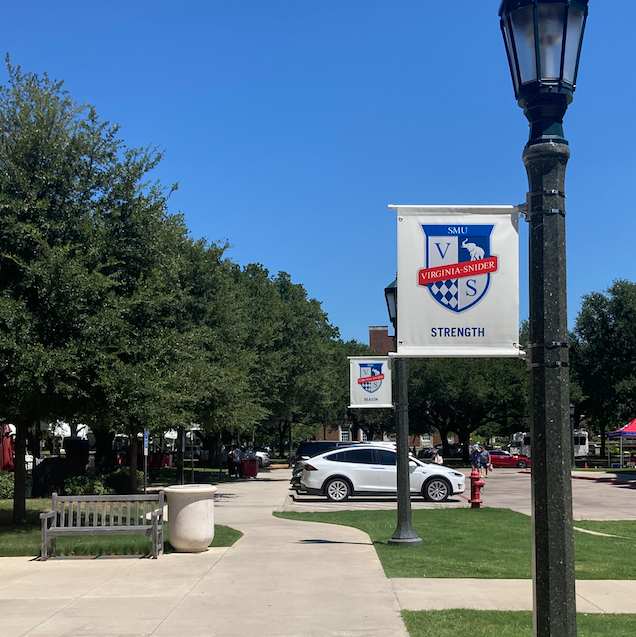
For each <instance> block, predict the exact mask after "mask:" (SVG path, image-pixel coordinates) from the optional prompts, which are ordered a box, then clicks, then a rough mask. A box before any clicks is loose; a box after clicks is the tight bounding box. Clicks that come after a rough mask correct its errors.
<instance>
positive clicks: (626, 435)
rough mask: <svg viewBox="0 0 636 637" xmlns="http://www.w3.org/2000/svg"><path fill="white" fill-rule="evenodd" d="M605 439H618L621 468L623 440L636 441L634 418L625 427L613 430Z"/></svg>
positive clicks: (635, 420)
mask: <svg viewBox="0 0 636 637" xmlns="http://www.w3.org/2000/svg"><path fill="white" fill-rule="evenodd" d="M607 437H608V438H610V439H612V438H618V439H619V444H620V454H621V462H620V466H621V467H622V466H623V439H625V440H630V439H631V440H636V418H634V420H632V421H630V422H628V423H627V424H626V425H625V426H623V427H621V428H620V429H614V431H610V432H609V433H608V434H607Z"/></svg>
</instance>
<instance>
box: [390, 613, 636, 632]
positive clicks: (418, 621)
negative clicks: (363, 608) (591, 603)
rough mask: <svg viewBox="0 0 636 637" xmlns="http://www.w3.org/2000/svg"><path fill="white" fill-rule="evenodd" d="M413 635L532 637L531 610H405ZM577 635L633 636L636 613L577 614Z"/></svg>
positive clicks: (406, 620)
mask: <svg viewBox="0 0 636 637" xmlns="http://www.w3.org/2000/svg"><path fill="white" fill-rule="evenodd" d="M402 617H403V618H404V623H405V624H406V628H407V630H408V631H409V635H410V636H411V637H464V636H465V635H467V636H468V637H492V636H493V635H496V636H497V637H532V612H530V611H486V610H484V611H478V610H466V609H455V610H433V611H402ZM577 626H578V637H607V636H608V635H611V636H612V637H631V636H632V635H634V634H636V615H611V614H598V615H596V614H585V613H579V614H578V615H577Z"/></svg>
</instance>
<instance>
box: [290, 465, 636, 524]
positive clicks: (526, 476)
mask: <svg viewBox="0 0 636 637" xmlns="http://www.w3.org/2000/svg"><path fill="white" fill-rule="evenodd" d="M461 471H462V472H463V473H464V474H465V475H466V476H469V475H470V470H469V469H462V470H461ZM575 475H576V476H577V477H573V479H572V503H573V506H572V509H573V517H574V520H636V483H634V482H628V483H626V484H616V483H613V482H610V479H611V478H612V477H614V476H613V474H602V473H601V474H598V473H585V474H584V473H583V472H576V473H575ZM590 477H592V478H595V479H583V478H590ZM631 477H632V478H633V476H631ZM623 480H625V481H627V480H629V478H623ZM485 483H486V484H485V487H484V489H483V491H482V500H483V502H484V506H488V507H500V508H507V509H512V510H513V511H519V512H520V513H525V514H526V515H530V514H531V511H532V503H531V475H530V473H529V472H525V471H520V470H519V469H495V470H494V471H493V472H492V473H490V474H489V476H488V478H487V479H486V480H485ZM469 499H470V480H469V479H467V480H466V493H464V494H463V495H462V496H459V497H458V496H455V497H453V498H450V499H449V500H448V501H447V502H445V503H443V504H439V503H434V502H425V501H424V500H423V498H421V497H417V496H414V497H413V498H412V499H411V506H412V508H413V509H435V508H438V507H444V508H448V507H454V508H457V507H469V506H470V504H469V502H468V500H469ZM395 507H396V499H395V498H390V497H386V496H378V497H374V496H364V497H356V496H353V497H351V498H350V499H349V500H347V501H346V502H340V503H337V502H329V501H328V500H327V499H326V498H324V497H319V496H309V495H303V494H300V495H299V494H296V493H295V492H294V491H290V492H289V495H288V497H287V499H286V500H285V504H284V506H283V509H282V510H283V511H342V510H344V509H350V510H351V509H355V510H375V509H395Z"/></svg>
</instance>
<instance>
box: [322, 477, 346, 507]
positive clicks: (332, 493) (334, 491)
mask: <svg viewBox="0 0 636 637" xmlns="http://www.w3.org/2000/svg"><path fill="white" fill-rule="evenodd" d="M325 495H326V496H327V499H328V500H331V501H332V502H344V501H345V500H346V499H347V498H348V497H349V496H350V495H351V487H350V486H349V483H348V482H347V481H346V480H344V479H343V478H333V479H332V480H329V482H327V485H326V486H325Z"/></svg>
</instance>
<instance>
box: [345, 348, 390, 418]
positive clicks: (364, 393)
mask: <svg viewBox="0 0 636 637" xmlns="http://www.w3.org/2000/svg"><path fill="white" fill-rule="evenodd" d="M349 390H350V401H351V404H350V405H349V408H350V409H356V408H368V407H393V397H392V392H391V361H390V359H389V357H388V356H373V357H369V356H349Z"/></svg>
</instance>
